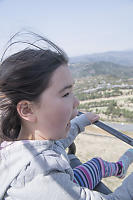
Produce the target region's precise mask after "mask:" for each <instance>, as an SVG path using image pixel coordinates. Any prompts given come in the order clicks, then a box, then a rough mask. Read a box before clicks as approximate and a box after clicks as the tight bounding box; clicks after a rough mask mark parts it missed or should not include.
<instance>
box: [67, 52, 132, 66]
mask: <svg viewBox="0 0 133 200" xmlns="http://www.w3.org/2000/svg"><path fill="white" fill-rule="evenodd" d="M99 61H105V62H113V63H115V64H120V65H125V66H133V50H130V51H110V52H104V53H95V54H89V55H82V56H76V57H71V58H70V63H94V62H99Z"/></svg>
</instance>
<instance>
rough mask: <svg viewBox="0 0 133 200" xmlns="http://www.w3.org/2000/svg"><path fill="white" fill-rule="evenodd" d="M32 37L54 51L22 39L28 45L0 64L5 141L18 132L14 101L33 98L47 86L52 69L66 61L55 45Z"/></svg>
mask: <svg viewBox="0 0 133 200" xmlns="http://www.w3.org/2000/svg"><path fill="white" fill-rule="evenodd" d="M29 34H30V33H29ZM32 35H33V33H32ZM35 36H37V39H38V38H39V39H40V40H41V41H42V42H46V43H48V44H50V46H51V47H52V48H53V50H51V49H43V48H40V47H39V46H37V45H34V44H33V43H30V42H25V43H26V44H28V45H29V44H30V47H29V46H28V48H26V49H23V50H21V51H19V52H17V53H15V54H13V55H11V56H9V57H8V58H7V59H5V60H4V61H3V62H2V63H1V65H0V115H1V138H3V139H5V140H15V139H16V138H17V137H18V135H19V131H20V128H21V119H20V117H19V115H18V113H17V108H16V106H17V104H18V103H19V102H20V101H21V100H28V101H36V100H37V99H38V98H39V96H40V94H41V93H42V92H43V91H44V90H45V89H46V88H47V87H48V86H49V82H50V79H51V76H52V74H53V72H54V71H55V70H56V69H57V68H58V67H60V66H61V65H62V64H67V63H68V58H67V56H66V54H65V53H64V52H63V51H62V50H61V49H60V48H59V47H58V46H56V45H55V44H54V43H52V42H51V41H50V40H48V39H46V38H44V37H42V36H39V35H37V34H35ZM35 47H36V48H35Z"/></svg>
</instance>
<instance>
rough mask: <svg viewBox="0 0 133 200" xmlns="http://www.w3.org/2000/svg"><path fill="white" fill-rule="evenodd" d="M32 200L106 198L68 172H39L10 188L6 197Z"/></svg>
mask: <svg viewBox="0 0 133 200" xmlns="http://www.w3.org/2000/svg"><path fill="white" fill-rule="evenodd" d="M8 196H10V197H11V199H19V200H24V199H32V200H38V199H39V200H44V199H48V200H53V199H54V200H105V198H104V197H102V195H101V194H100V193H98V192H95V191H91V190H89V189H87V188H83V187H80V186H79V185H77V184H75V183H73V182H72V181H71V180H70V176H69V175H68V174H66V173H60V172H58V173H57V172H55V173H52V174H49V175H47V176H44V175H43V174H39V175H38V176H36V177H35V178H34V179H33V180H32V181H30V182H28V183H26V184H25V185H24V186H23V187H22V186H21V187H16V188H9V190H8V192H7V194H6V197H8Z"/></svg>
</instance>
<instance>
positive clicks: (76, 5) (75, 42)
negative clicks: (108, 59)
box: [0, 0, 133, 57]
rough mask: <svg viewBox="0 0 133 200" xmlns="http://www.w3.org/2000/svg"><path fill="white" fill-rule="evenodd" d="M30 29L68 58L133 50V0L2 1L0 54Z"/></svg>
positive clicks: (0, 3) (0, 0) (0, 8)
mask: <svg viewBox="0 0 133 200" xmlns="http://www.w3.org/2000/svg"><path fill="white" fill-rule="evenodd" d="M22 29H28V30H32V31H34V32H36V33H39V34H42V35H44V36H46V37H48V38H49V39H50V40H52V41H53V42H55V43H56V44H57V45H59V46H60V47H61V48H63V49H64V50H65V51H66V53H67V54H68V56H70V57H71V56H79V55H83V54H91V53H98V52H106V51H119V50H120V51H123V50H132V49H133V0H0V52H2V49H3V48H4V46H5V45H6V43H7V41H8V40H9V39H10V38H11V36H12V35H13V34H15V33H16V32H18V31H20V30H22Z"/></svg>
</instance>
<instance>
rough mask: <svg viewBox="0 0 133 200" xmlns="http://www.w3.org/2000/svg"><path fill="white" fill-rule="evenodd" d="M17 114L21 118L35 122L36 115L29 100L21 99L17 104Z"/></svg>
mask: <svg viewBox="0 0 133 200" xmlns="http://www.w3.org/2000/svg"><path fill="white" fill-rule="evenodd" d="M17 111H18V114H19V115H20V117H21V118H22V119H25V120H26V121H29V122H35V120H36V116H35V113H34V109H33V105H32V103H31V102H30V101H27V100H23V101H20V102H19V103H18V104H17Z"/></svg>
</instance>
